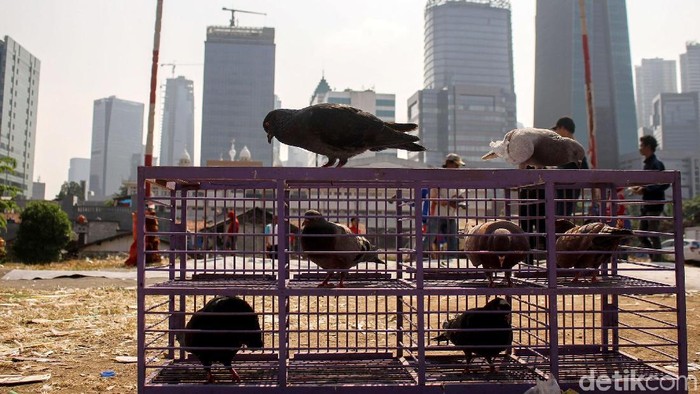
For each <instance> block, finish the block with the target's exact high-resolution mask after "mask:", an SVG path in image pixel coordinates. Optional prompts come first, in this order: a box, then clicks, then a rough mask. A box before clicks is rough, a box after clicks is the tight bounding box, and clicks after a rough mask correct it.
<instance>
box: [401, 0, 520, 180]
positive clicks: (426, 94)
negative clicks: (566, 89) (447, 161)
mask: <svg viewBox="0 0 700 394" xmlns="http://www.w3.org/2000/svg"><path fill="white" fill-rule="evenodd" d="M512 41H513V40H512V31H511V13H510V1H507V0H449V1H448V0H429V1H428V2H427V4H426V6H425V54H424V65H425V69H424V83H425V86H424V89H423V90H421V91H418V92H417V93H416V94H414V95H413V96H412V97H411V98H409V100H408V112H409V114H408V117H409V121H411V122H416V123H419V124H420V137H421V143H422V144H423V145H424V146H425V147H426V148H427V151H426V152H420V153H409V159H410V158H413V157H416V158H417V159H418V160H421V161H423V162H424V163H426V164H430V165H439V164H442V163H443V161H444V158H445V155H446V154H447V153H449V152H456V153H459V154H460V155H461V156H462V159H463V160H464V161H466V162H467V166H469V167H493V166H505V163H503V162H484V161H482V160H481V156H482V155H483V154H484V152H485V150H487V149H488V143H489V142H490V141H492V140H500V139H502V138H503V135H504V134H505V133H506V132H507V131H509V130H511V129H513V128H515V125H516V110H515V90H514V83H513V47H512Z"/></svg>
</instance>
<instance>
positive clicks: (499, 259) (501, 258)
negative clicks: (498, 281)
mask: <svg viewBox="0 0 700 394" xmlns="http://www.w3.org/2000/svg"><path fill="white" fill-rule="evenodd" d="M505 261H506V256H498V263H499V264H501V268H503V262H505Z"/></svg>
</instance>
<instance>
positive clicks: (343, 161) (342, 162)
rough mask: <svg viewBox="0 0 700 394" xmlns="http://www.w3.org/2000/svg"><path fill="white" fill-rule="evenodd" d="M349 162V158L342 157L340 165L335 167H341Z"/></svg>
mask: <svg viewBox="0 0 700 394" xmlns="http://www.w3.org/2000/svg"><path fill="white" fill-rule="evenodd" d="M347 163H348V159H340V161H339V162H338V165H337V166H335V167H336V168H340V167H342V166H344V165H345V164H347Z"/></svg>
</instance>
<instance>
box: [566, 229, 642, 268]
mask: <svg viewBox="0 0 700 394" xmlns="http://www.w3.org/2000/svg"><path fill="white" fill-rule="evenodd" d="M569 224H570V228H569V229H568V230H566V232H565V233H564V234H563V235H560V236H559V237H558V238H557V243H556V250H557V252H577V251H580V252H584V253H557V267H559V268H576V269H578V271H576V273H575V274H574V278H573V279H572V282H577V281H578V280H579V279H580V277H581V275H583V271H581V270H583V269H589V270H591V272H592V276H591V282H597V281H598V278H597V276H596V275H597V273H598V267H600V265H601V264H603V262H605V261H607V260H609V259H610V257H612V255H613V253H614V252H615V251H616V250H617V249H618V248H619V246H620V243H621V242H622V241H623V240H624V239H625V238H628V237H631V236H632V235H633V232H632V230H630V229H626V228H619V227H613V226H609V225H607V224H605V223H601V222H591V223H586V224H584V225H582V226H576V225H574V224H573V223H571V222H569Z"/></svg>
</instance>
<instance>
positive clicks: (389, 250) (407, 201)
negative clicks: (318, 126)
mask: <svg viewBox="0 0 700 394" xmlns="http://www.w3.org/2000/svg"><path fill="white" fill-rule="evenodd" d="M147 184H150V185H151V186H152V196H151V197H150V198H148V199H147V200H146V199H144V197H143V196H144V195H145V193H144V191H145V187H146V185H147ZM651 184H668V185H670V187H669V188H668V189H667V190H666V199H665V200H663V201H662V202H661V204H663V206H664V211H663V213H661V215H658V216H656V215H646V216H644V215H642V214H641V212H642V211H645V210H644V209H643V208H644V207H645V206H647V205H648V204H650V203H649V202H647V201H643V200H642V199H641V196H639V195H636V194H632V193H629V190H631V188H633V187H634V186H640V185H641V186H643V185H651ZM430 190H433V191H434V192H433V193H430V192H429V191H430ZM138 195H139V196H140V198H139V199H138V208H139V211H138V223H137V224H138V226H137V228H138V234H137V245H138V250H139V253H138V388H139V392H143V393H151V392H152V393H156V392H168V393H178V392H182V393H191V392H207V393H218V392H222V393H223V392H226V393H255V394H261V393H273V392H293V393H297V392H298V393H301V392H318V390H329V391H330V390H333V391H336V392H345V393H357V392H359V390H362V389H368V390H371V392H385V393H402V392H405V393H445V392H447V393H449V392H454V393H457V392H459V393H465V392H474V393H479V392H485V391H484V390H489V389H491V390H493V389H494V387H497V388H496V391H495V392H498V393H523V392H524V391H525V390H526V389H527V388H529V387H532V386H533V385H535V383H536V382H537V381H538V380H542V379H545V378H546V377H547V376H548V375H551V376H553V377H555V378H556V379H557V381H558V383H559V385H560V386H561V388H562V389H568V388H571V389H574V390H576V391H577V392H596V391H616V392H636V391H642V390H643V389H645V388H646V389H648V388H650V387H656V388H659V387H663V389H664V392H674V393H687V392H688V389H687V387H686V385H687V384H688V383H692V382H688V381H687V379H686V377H687V376H688V358H687V349H686V346H687V334H686V310H685V309H686V307H685V292H684V269H683V263H684V261H683V251H682V250H681V249H680V248H676V249H675V250H666V249H653V248H646V247H644V246H643V245H644V244H643V243H640V240H641V239H642V238H644V237H658V238H657V239H659V240H662V241H663V240H665V239H674V240H675V245H682V242H681V241H682V238H683V228H682V211H681V184H680V175H679V173H678V172H675V171H609V170H501V169H499V170H487V169H484V170H467V169H454V170H453V169H388V168H382V169H379V168H378V169H360V168H340V169H337V168H249V167H245V168H243V167H234V168H224V167H218V168H215V167H207V168H180V167H148V168H146V167H141V168H139V172H138ZM657 203H658V202H657ZM148 206H151V207H154V208H155V209H154V210H146V209H145V207H148ZM440 207H442V208H440ZM308 209H315V210H317V211H319V212H320V213H321V214H323V215H324V217H325V218H326V219H327V220H329V221H331V222H336V223H341V224H343V225H349V223H350V220H351V218H358V219H359V228H360V232H361V233H362V234H361V235H362V236H364V237H366V238H367V239H368V240H369V241H370V242H371V243H372V244H373V245H375V246H376V249H377V250H375V251H370V252H367V253H370V254H376V255H377V256H378V257H379V258H380V259H381V260H383V261H384V264H379V263H376V262H365V261H361V262H359V263H358V264H357V265H356V266H355V267H352V268H350V269H348V270H346V278H345V283H344V284H345V286H344V287H342V288H338V287H335V288H326V287H318V285H319V284H320V283H321V282H322V281H323V278H324V277H325V275H326V273H327V271H325V270H324V269H322V268H320V267H318V266H317V265H316V264H314V263H313V262H311V260H310V258H309V257H310V256H309V254H307V253H304V251H303V250H302V249H301V242H300V239H301V237H302V235H303V234H302V227H303V221H304V212H305V211H306V210H308ZM153 212H155V213H153ZM231 212H234V214H231ZM153 215H155V219H157V220H158V223H159V228H158V230H157V231H150V232H148V231H145V230H144V228H145V226H144V224H145V221H146V218H147V217H153ZM234 216H235V217H236V218H237V219H238V223H239V226H238V231H237V232H232V230H231V229H232V226H230V222H231V220H232V218H233V217H234ZM273 218H276V219H277V225H276V226H274V225H271V223H272V222H273ZM558 219H568V220H570V221H571V222H573V223H574V224H576V225H583V224H584V223H589V222H604V223H608V224H610V225H611V226H613V227H618V228H620V227H627V228H629V229H632V235H631V236H627V237H624V239H623V240H622V241H621V242H620V245H619V246H618V247H617V248H616V249H614V250H611V251H607V252H605V253H607V254H606V255H605V256H604V257H603V258H602V259H601V261H602V263H601V265H600V267H599V268H597V269H596V270H595V271H596V272H597V280H593V279H592V276H591V273H592V272H593V271H594V270H592V269H587V270H579V269H577V268H576V267H573V268H558V267H557V259H558V258H560V257H561V256H562V255H564V254H573V253H578V254H581V255H587V254H594V253H599V254H600V253H602V252H601V251H599V250H597V249H596V248H594V247H593V248H587V249H575V248H574V249H571V248H569V249H566V248H559V247H558V246H557V239H559V237H560V236H561V235H562V234H561V233H557V230H556V228H557V223H558V222H557V220H558ZM435 220H437V221H435ZM494 220H510V221H512V222H514V223H516V224H519V225H520V226H521V227H523V230H524V233H522V234H514V235H512V237H524V238H526V239H527V240H528V243H529V244H530V245H531V249H530V251H529V252H527V253H526V256H525V258H524V259H523V261H521V262H519V263H518V264H516V265H515V266H514V267H513V268H512V269H511V270H510V272H511V273H512V284H508V283H507V282H505V281H504V271H503V269H502V268H500V267H490V268H485V267H483V266H479V267H475V266H474V265H473V264H472V263H470V261H469V258H468V256H467V253H466V251H465V250H464V243H465V240H466V238H467V237H469V236H477V235H472V234H470V233H469V229H470V228H472V227H474V226H475V225H477V224H479V223H483V222H486V221H494ZM642 220H645V221H647V223H649V224H650V226H648V228H646V229H645V230H644V231H642V230H640V229H639V228H640V223H641V221H642ZM268 225H269V226H268ZM266 228H267V230H266ZM153 236H157V237H158V238H159V239H160V250H157V251H155V250H146V248H145V245H146V241H147V239H152V238H149V237H153ZM307 236H308V235H307ZM338 236H339V237H340V236H354V235H338ZM578 236H580V237H586V236H590V235H586V234H579V235H578ZM268 245H277V246H276V248H271V247H269V246H268ZM328 252H329V253H336V254H343V253H355V252H352V251H347V250H328ZM470 252H471V253H476V254H484V255H489V254H496V253H497V252H495V251H493V250H490V249H489V248H482V249H480V250H475V251H470ZM151 253H159V254H160V255H161V256H162V262H161V263H160V264H159V265H146V261H147V255H148V254H151ZM498 253H501V254H502V255H508V254H512V253H516V252H514V251H505V252H498ZM487 271H488V272H492V273H493V274H494V276H495V280H494V282H493V284H492V285H491V284H490V283H489V280H488V279H487V275H486V273H487ZM577 272H579V273H581V272H582V274H581V275H580V279H578V280H574V276H575V274H576V273H577ZM330 283H333V284H337V283H338V273H336V276H334V277H333V278H332V279H331V281H330ZM234 295H235V296H238V297H241V298H243V299H245V300H246V301H247V302H248V303H249V304H250V305H251V306H252V307H253V309H254V310H255V313H256V314H257V317H258V320H259V323H260V330H261V333H262V337H263V344H264V346H263V347H262V348H259V349H258V348H250V349H248V348H242V349H240V351H239V352H238V354H236V356H235V358H234V359H233V364H232V365H233V367H234V368H235V370H236V371H237V373H238V375H239V376H240V379H241V380H240V381H234V380H233V379H232V377H231V373H230V372H229V371H228V369H227V368H225V367H224V366H223V365H221V364H216V363H215V364H214V365H213V367H212V370H211V371H212V373H213V375H214V381H213V382H207V374H206V372H205V369H204V368H203V367H202V365H201V363H200V362H199V360H198V359H197V358H196V357H195V356H194V355H193V354H191V353H190V352H189V351H188V349H184V348H183V347H182V345H181V344H180V343H179V342H178V337H181V336H182V334H183V333H184V332H187V329H186V324H187V322H188V321H189V319H190V318H191V316H192V314H193V313H195V312H196V311H197V310H199V309H200V308H202V306H204V304H206V302H207V301H208V300H210V299H211V298H212V297H215V296H234ZM494 297H500V298H503V299H505V300H507V301H508V303H509V304H510V305H511V312H510V314H508V321H509V323H510V325H511V327H512V336H513V339H512V341H511V342H509V343H506V344H501V347H502V349H500V350H501V351H500V352H499V354H498V355H497V356H495V357H494V358H493V360H492V361H493V363H492V364H490V363H489V362H488V361H487V360H486V359H485V358H484V357H481V356H479V350H482V349H485V348H488V347H489V346H491V347H493V345H494V344H493V343H490V341H491V339H489V338H490V334H489V333H493V332H494V330H498V329H493V328H490V327H488V326H486V327H481V328H479V327H473V326H469V327H462V328H449V327H447V328H446V327H443V324H444V323H445V322H446V321H448V320H450V319H453V318H455V317H457V316H460V314H462V313H463V312H465V311H467V310H469V309H474V308H478V307H483V306H484V305H485V304H486V303H487V302H488V301H489V300H492V299H494ZM471 313H472V315H481V316H482V317H486V315H488V314H489V313H493V312H489V311H483V310H479V311H474V312H471ZM482 320H483V319H482ZM444 332H449V333H458V332H459V333H461V334H465V335H469V336H470V338H478V339H477V342H480V341H482V342H483V343H477V344H472V345H471V346H472V349H471V350H470V351H474V352H475V353H476V356H474V357H473V359H472V360H471V361H470V362H469V363H467V357H466V355H465V352H464V349H465V347H464V345H456V344H455V343H453V342H437V341H435V340H433V339H434V338H435V337H437V336H438V335H439V334H441V333H444ZM606 379H607V380H606ZM639 382H641V383H639ZM606 385H607V386H606ZM613 389H615V390H613Z"/></svg>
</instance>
